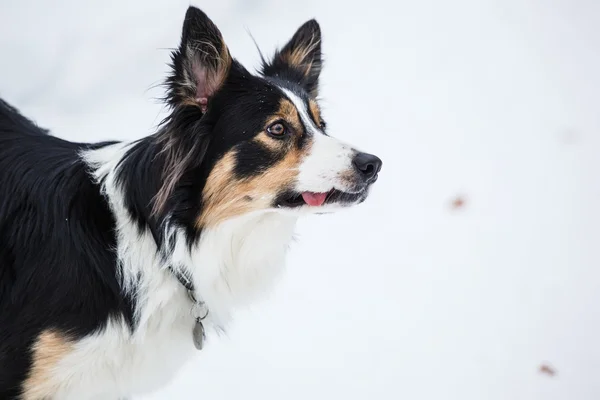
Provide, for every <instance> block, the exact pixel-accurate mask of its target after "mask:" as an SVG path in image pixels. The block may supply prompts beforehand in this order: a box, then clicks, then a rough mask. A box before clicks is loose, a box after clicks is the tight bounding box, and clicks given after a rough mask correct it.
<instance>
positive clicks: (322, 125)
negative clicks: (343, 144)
mask: <svg viewBox="0 0 600 400" xmlns="http://www.w3.org/2000/svg"><path fill="white" fill-rule="evenodd" d="M319 125H321V129H325V128H327V123H326V122H325V121H323V120H321V122H320V123H319Z"/></svg>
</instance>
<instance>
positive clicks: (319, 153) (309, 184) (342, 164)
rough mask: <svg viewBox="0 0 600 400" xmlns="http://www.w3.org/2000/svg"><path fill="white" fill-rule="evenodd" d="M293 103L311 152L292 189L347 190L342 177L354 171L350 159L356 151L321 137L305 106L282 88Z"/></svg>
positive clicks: (305, 159)
mask: <svg viewBox="0 0 600 400" xmlns="http://www.w3.org/2000/svg"><path fill="white" fill-rule="evenodd" d="M281 90H282V91H283V92H284V93H285V95H286V96H287V97H288V99H289V100H290V101H291V102H292V103H293V104H294V106H295V107H296V109H297V110H298V113H299V114H300V118H301V119H302V122H303V123H304V126H305V127H306V130H307V133H308V134H310V135H312V136H313V143H312V146H311V148H310V153H309V154H308V155H307V156H306V157H305V158H304V160H303V161H302V163H301V164H300V167H299V174H298V178H297V183H296V188H295V190H296V191H298V192H317V193H319V192H320V193H324V192H329V191H330V190H331V189H338V190H341V191H346V190H349V187H348V182H347V181H346V180H344V179H342V177H341V176H342V174H344V173H347V172H349V171H353V169H354V167H353V166H352V158H353V157H354V154H355V150H353V149H352V147H351V146H349V145H347V144H346V143H344V142H342V141H340V140H338V139H335V138H333V137H331V136H327V135H325V134H323V132H322V131H321V129H319V128H318V127H317V126H316V125H315V123H314V122H313V120H312V118H310V117H309V115H308V110H307V109H306V105H305V104H304V102H303V101H302V99H300V98H299V97H298V96H297V95H295V94H294V93H293V92H292V91H290V90H288V89H285V88H281Z"/></svg>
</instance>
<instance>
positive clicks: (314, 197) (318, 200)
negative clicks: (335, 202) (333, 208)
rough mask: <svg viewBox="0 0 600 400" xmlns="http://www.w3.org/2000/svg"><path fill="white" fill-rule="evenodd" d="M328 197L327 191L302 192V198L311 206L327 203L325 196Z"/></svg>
mask: <svg viewBox="0 0 600 400" xmlns="http://www.w3.org/2000/svg"><path fill="white" fill-rule="evenodd" d="M326 197H327V193H312V192H304V193H302V198H303V199H304V202H305V203H306V204H308V205H309V206H320V205H322V204H323V203H325V198H326Z"/></svg>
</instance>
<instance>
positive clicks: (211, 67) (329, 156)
mask: <svg viewBox="0 0 600 400" xmlns="http://www.w3.org/2000/svg"><path fill="white" fill-rule="evenodd" d="M321 65H322V61H321V32H320V29H319V25H318V24H317V22H316V21H314V20H311V21H308V22H306V23H305V24H304V25H302V26H301V27H300V28H299V29H298V31H297V32H296V33H295V34H294V36H293V37H292V39H291V40H290V41H289V42H288V43H287V44H286V45H285V46H284V47H283V48H282V49H281V50H279V51H277V52H276V53H275V55H274V57H273V58H272V59H271V60H270V61H264V60H263V65H262V69H261V72H260V73H259V74H257V75H255V74H251V73H250V72H248V70H246V69H245V68H244V67H243V66H242V65H241V64H239V63H238V62H237V61H236V60H235V59H233V58H232V57H231V55H230V53H229V50H228V48H227V46H226V44H225V42H224V41H223V37H222V36H221V33H220V32H219V30H218V29H217V27H216V26H215V25H214V24H213V22H212V21H211V20H210V19H209V18H208V17H207V16H206V14H204V13H203V12H202V11H200V10H199V9H197V8H194V7H190V8H189V9H188V11H187V13H186V16H185V22H184V24H183V32H182V39H181V44H180V46H179V48H178V49H177V50H175V51H174V52H173V54H172V67H173V71H172V74H171V76H170V77H169V79H168V80H167V89H168V93H167V102H168V104H169V105H170V107H171V108H172V110H171V114H170V116H169V117H168V118H167V119H166V120H165V123H164V129H163V131H161V133H160V134H159V135H158V140H159V143H161V146H163V148H164V149H163V153H164V154H165V160H166V165H165V176H164V180H163V183H162V187H161V189H160V191H159V193H158V195H157V196H156V197H155V209H156V210H161V209H164V208H165V206H167V204H168V203H169V199H170V198H171V197H172V196H173V195H174V192H175V191H176V188H177V187H178V186H181V185H191V184H192V182H202V184H201V187H200V189H198V193H197V195H198V196H199V197H200V199H197V201H199V202H201V207H200V208H199V209H200V210H201V211H200V213H199V215H196V226H198V227H202V226H211V225H214V224H217V223H219V222H221V221H223V220H225V219H228V218H231V217H234V216H238V215H242V214H245V213H249V212H255V211H260V210H273V211H278V212H288V213H302V212H326V211H331V210H334V209H336V208H340V207H345V206H350V205H353V204H357V203H360V202H362V201H363V200H364V199H365V198H366V197H367V194H368V191H369V187H370V186H371V184H372V183H373V182H375V181H376V180H377V175H378V173H379V170H380V169H381V160H380V159H379V158H377V157H376V156H374V155H371V154H367V153H364V152H361V151H358V150H356V149H354V148H353V147H352V146H350V145H348V144H345V143H342V142H340V141H339V140H337V139H334V138H333V137H331V136H329V132H327V129H326V124H325V121H324V117H323V115H322V114H321V111H320V108H319V104H318V102H317V100H316V97H317V93H318V80H319V74H320V72H321Z"/></svg>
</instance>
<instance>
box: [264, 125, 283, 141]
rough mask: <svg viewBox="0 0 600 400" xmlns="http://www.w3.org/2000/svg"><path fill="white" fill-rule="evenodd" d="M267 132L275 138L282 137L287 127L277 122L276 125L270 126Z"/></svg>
mask: <svg viewBox="0 0 600 400" xmlns="http://www.w3.org/2000/svg"><path fill="white" fill-rule="evenodd" d="M267 132H268V133H269V135H271V136H274V137H278V138H280V137H282V136H283V135H285V133H286V129H285V126H284V125H283V124H282V123H281V122H275V123H274V124H271V125H269V127H268V128H267Z"/></svg>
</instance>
